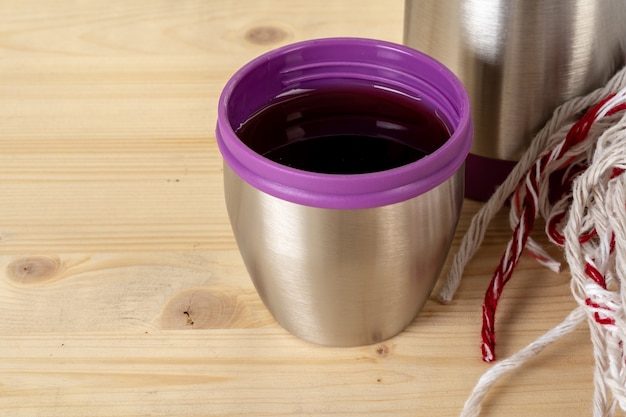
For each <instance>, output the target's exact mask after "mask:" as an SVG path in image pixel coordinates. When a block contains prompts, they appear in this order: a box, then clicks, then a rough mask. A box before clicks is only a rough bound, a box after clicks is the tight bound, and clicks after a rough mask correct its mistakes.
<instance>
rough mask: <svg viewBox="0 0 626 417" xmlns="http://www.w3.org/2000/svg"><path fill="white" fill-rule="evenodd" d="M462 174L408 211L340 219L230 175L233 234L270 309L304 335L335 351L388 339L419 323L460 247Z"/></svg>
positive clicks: (389, 209) (353, 213) (407, 205)
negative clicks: (454, 245)
mask: <svg viewBox="0 0 626 417" xmlns="http://www.w3.org/2000/svg"><path fill="white" fill-rule="evenodd" d="M463 174H464V171H463V169H460V170H459V171H458V172H457V174H455V175H454V176H452V177H451V178H450V179H449V180H447V181H446V182H444V183H442V184H441V185H439V186H437V187H435V188H434V189H432V190H431V191H429V192H427V193H425V194H422V195H420V196H418V197H415V198H413V199H411V200H407V201H404V202H400V203H396V204H392V205H388V206H383V207H377V208H371V209H359V210H335V209H321V208H315V207H308V206H303V205H298V204H294V203H291V202H287V201H284V200H281V199H278V198H276V197H273V196H270V195H268V194H266V193H263V192H261V191H259V190H258V189H256V188H253V187H252V186H250V185H249V184H247V183H246V182H244V181H243V180H242V179H241V178H239V177H238V176H237V175H236V174H234V173H233V171H232V170H231V169H230V168H229V167H228V166H227V165H225V166H224V181H225V195H226V204H227V207H228V214H229V217H230V220H231V224H232V227H233V231H234V234H235V237H236V239H237V243H238V245H239V249H240V252H241V254H242V257H243V259H244V262H245V264H246V267H247V269H248V272H249V274H250V276H251V277H252V280H253V282H254V284H255V287H256V289H257V291H258V293H259V294H260V296H261V298H262V299H263V301H264V303H265V305H266V306H267V308H268V309H269V310H270V312H271V313H272V314H273V315H274V317H275V318H276V320H277V321H278V322H279V323H280V324H281V325H282V326H283V327H285V328H286V329H287V330H289V331H290V332H292V333H294V334H295V335H297V336H299V337H301V338H303V339H306V340H309V341H312V342H315V343H321V344H327V345H335V346H354V345H364V344H371V343H376V342H379V341H381V340H384V339H387V338H389V337H391V336H393V335H395V334H397V333H398V332H400V331H401V330H402V329H404V328H405V327H406V326H407V325H408V324H409V323H410V322H411V321H412V320H413V319H414V317H415V316H416V315H417V313H418V312H419V310H420V309H421V307H422V305H423V304H424V302H425V301H426V299H427V298H428V296H429V294H430V292H431V290H432V288H433V286H434V284H435V282H436V280H437V277H438V275H439V272H440V270H441V268H442V266H443V263H444V261H445V258H446V256H447V253H448V250H449V247H450V244H451V241H452V237H453V234H454V230H455V228H456V223H457V219H458V216H459V213H460V209H461V205H462V196H463Z"/></svg>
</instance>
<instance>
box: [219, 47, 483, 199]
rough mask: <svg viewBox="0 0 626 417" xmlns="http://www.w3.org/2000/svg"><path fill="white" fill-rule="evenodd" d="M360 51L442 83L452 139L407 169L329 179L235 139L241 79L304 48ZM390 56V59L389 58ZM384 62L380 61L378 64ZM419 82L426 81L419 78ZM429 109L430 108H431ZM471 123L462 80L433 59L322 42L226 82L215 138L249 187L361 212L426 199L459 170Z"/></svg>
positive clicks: (271, 55) (287, 50)
mask: <svg viewBox="0 0 626 417" xmlns="http://www.w3.org/2000/svg"><path fill="white" fill-rule="evenodd" d="M315 48H317V50H319V51H325V50H329V49H328V48H331V49H332V48H357V49H358V48H362V49H364V50H373V51H375V52H376V54H377V56H381V57H383V58H381V60H384V59H385V58H384V57H388V59H394V60H398V59H399V60H404V61H406V62H407V63H410V64H412V65H413V66H412V67H411V68H410V69H407V74H410V75H412V76H417V77H419V74H414V73H413V72H414V71H415V70H417V69H419V70H420V71H421V72H424V73H427V74H429V75H431V76H433V75H434V76H436V77H438V78H439V79H440V80H445V82H446V83H447V85H446V86H437V88H445V89H447V91H448V93H447V94H446V97H447V98H448V99H449V100H454V103H452V105H453V106H456V111H457V112H458V119H457V120H454V121H451V122H450V123H454V126H450V128H452V130H453V131H452V133H451V135H450V138H449V139H448V140H447V141H446V142H445V143H443V144H442V145H441V146H440V147H439V148H438V149H436V150H435V151H434V152H432V153H431V154H429V155H427V156H425V157H424V158H421V159H419V160H417V161H414V162H411V163H409V164H406V165H403V166H400V167H397V168H392V169H389V170H385V171H377V172H371V173H363V174H328V173H318V172H310V171H304V170H300V169H296V168H291V167H288V166H285V165H282V164H280V163H277V162H274V161H272V160H270V159H268V158H265V157H263V156H262V155H259V154H258V153H256V152H255V151H253V150H252V149H251V148H249V147H248V146H247V145H246V144H245V143H243V142H242V141H241V140H240V139H239V138H238V137H237V135H236V133H235V131H234V129H233V127H232V125H231V123H230V117H229V107H228V104H229V100H230V98H231V97H232V95H233V94H234V92H235V91H236V88H237V85H238V84H239V83H240V82H241V80H242V79H243V78H244V77H245V76H246V75H248V74H250V73H251V72H253V71H258V70H259V68H262V67H263V66H264V65H266V64H267V62H268V61H272V60H277V59H280V58H281V57H285V56H289V55H293V54H300V53H302V52H303V51H304V50H307V49H315ZM389 57H390V58H389ZM383 63H384V61H381V65H382V64H383ZM420 80H421V81H426V82H427V81H428V80H425V79H423V78H420ZM431 104H432V103H431ZM472 133H473V128H472V120H471V115H470V104H469V98H468V95H467V92H466V90H465V88H464V86H463V84H462V83H461V81H460V80H459V79H458V78H457V77H456V75H454V74H453V73H452V72H451V71H450V70H449V69H448V68H446V67H445V66H444V65H443V64H441V63H440V62H439V61H437V60H435V59H434V58H432V57H430V56H428V55H426V54H424V53H422V52H419V51H417V50H415V49H412V48H409V47H406V46H403V45H399V44H395V43H392V42H387V41H382V40H376V39H367V38H348V37H341V38H322V39H313V40H307V41H302V42H297V43H293V44H289V45H286V46H283V47H280V48H277V49H274V50H272V51H269V52H267V53H265V54H262V55H261V56H258V57H257V58H255V59H253V60H252V61H250V62H248V63H247V64H246V65H244V66H243V67H242V68H241V69H239V70H238V71H237V72H236V73H235V74H234V75H233V76H232V77H231V78H230V79H229V80H228V82H227V83H226V85H225V87H224V89H223V91H222V93H221V95H220V98H219V103H218V120H217V128H216V137H217V143H218V146H219V149H220V151H221V153H222V156H223V159H224V162H225V163H226V164H228V165H229V166H230V168H231V169H232V170H233V171H234V172H235V173H236V174H237V175H238V176H240V177H241V178H242V179H243V180H245V181H246V182H248V183H249V184H250V185H252V186H253V187H255V188H257V189H259V190H261V191H263V192H267V193H268V194H271V195H273V196H275V197H278V198H281V199H284V200H287V201H291V202H294V203H297V204H303V205H307V206H313V207H321V208H333V209H359V208H370V207H378V206H383V205H388V204H393V203H397V202H400V201H405V200H408V199H410V198H413V197H416V196H418V195H421V194H424V193H425V192H427V191H429V190H431V189H432V188H434V187H436V186H437V185H439V184H441V183H442V182H444V181H445V180H447V179H448V178H450V177H451V176H452V175H453V174H454V173H455V172H456V171H457V170H458V169H460V168H461V166H462V165H463V163H464V161H465V158H466V157H467V154H468V153H469V149H470V146H471V141H472Z"/></svg>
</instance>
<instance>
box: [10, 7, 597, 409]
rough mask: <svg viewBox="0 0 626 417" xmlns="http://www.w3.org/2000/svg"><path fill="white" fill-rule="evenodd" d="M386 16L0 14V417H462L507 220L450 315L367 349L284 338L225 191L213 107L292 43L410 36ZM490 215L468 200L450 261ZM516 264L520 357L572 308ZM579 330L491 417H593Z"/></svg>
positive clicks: (509, 342) (507, 350) (213, 10)
mask: <svg viewBox="0 0 626 417" xmlns="http://www.w3.org/2000/svg"><path fill="white" fill-rule="evenodd" d="M402 14H403V4H402V1H401V0H393V1H385V2H378V1H363V0H360V1H354V0H346V1H342V2H332V1H325V0H324V1H315V2H312V1H300V0H290V1H287V0H277V1H257V2H248V1H243V0H242V1H230V0H176V1H173V0H151V1H147V0H138V1H134V2H127V1H119V0H118V1H106V2H105V1H96V0H86V1H70V0H60V1H55V2H47V1H43V0H24V1H19V2H16V1H10V0H0V219H1V222H0V335H1V337H0V415H6V416H42V417H43V416H64V417H68V416H86V415H89V416H141V415H150V416H281V415H283V416H302V417H304V416H313V415H315V416H317V415H329V416H349V415H359V416H361V415H367V416H380V417H382V416H394V417H397V416H407V417H408V416H451V415H457V414H458V412H459V411H460V409H461V408H462V405H463V402H464V401H465V399H466V397H467V395H468V394H469V392H470V391H471V388H472V387H473V385H474V383H475V382H476V380H477V379H478V377H479V376H480V375H481V374H482V373H483V372H484V371H485V370H487V369H488V366H487V365H485V364H483V363H482V362H481V361H480V356H479V334H478V332H479V329H480V305H481V301H482V296H483V292H484V290H485V288H486V285H487V283H488V280H489V278H490V274H491V272H492V271H493V268H494V267H495V265H496V263H497V261H498V260H499V257H500V254H501V251H502V250H503V248H504V245H505V243H506V241H507V239H508V237H509V234H510V231H509V230H508V227H507V224H506V215H505V214H504V213H501V214H500V215H499V216H498V218H497V219H496V221H495V222H494V224H493V226H492V227H491V228H490V230H489V231H488V233H487V237H486V241H485V243H484V245H483V247H482V248H481V250H480V252H479V253H478V255H477V257H476V258H475V259H474V260H473V261H472V262H471V264H470V265H469V266H468V269H467V271H466V275H465V278H464V281H463V282H462V284H461V287H460V290H459V293H458V295H457V297H456V299H455V300H454V301H453V302H452V303H451V304H450V305H448V306H442V305H440V304H438V303H437V302H436V301H434V300H430V301H429V302H428V303H427V304H426V306H425V308H424V310H423V311H422V313H421V314H420V316H419V317H418V318H417V319H416V320H415V322H414V323H413V324H412V325H411V326H410V327H409V328H408V329H407V330H406V331H405V332H403V333H402V334H401V335H399V336H397V337H395V338H393V339H391V340H388V341H386V342H384V343H381V344H377V345H373V346H365V347H358V348H341V349H339V348H328V347H319V346H314V345H311V344H308V343H306V342H303V341H301V340H298V339H296V338H295V337H293V336H291V335H289V334H288V333H287V332H285V331H284V330H283V329H282V328H280V327H279V326H278V325H277V324H276V323H275V322H274V320H273V319H272V317H271V316H270V315H269V313H268V312H267V310H265V308H264V307H263V304H262V303H261V301H260V299H259V297H258V295H257V294H256V292H255V290H254V287H253V286H252V284H251V282H250V280H249V278H248V275H247V273H246V271H245V268H244V267H243V264H242V262H241V259H240V257H239V254H238V252H237V248H236V244H235V242H234V239H233V237H232V233H231V230H230V226H229V224H228V219H227V216H226V210H225V208H224V203H223V197H222V191H223V190H222V168H221V158H220V155H219V152H218V150H217V146H216V144H215V136H214V126H215V119H216V102H217V99H218V95H219V93H220V90H221V88H222V86H223V84H224V83H225V81H226V80H227V79H228V77H229V76H230V75H231V74H232V73H233V72H234V71H235V70H236V69H237V68H239V67H240V66H241V65H243V64H244V63H245V62H247V61H248V60H250V59H251V58H253V57H254V56H256V55H258V54H260V53H262V52H264V51H266V50H268V49H271V48H274V47H277V46H279V45H283V44H286V43H289V42H293V41H297V40H303V39H309V38H315V37H323V36H364V37H374V38H382V39H387V40H391V41H396V42H400V41H401V32H402V18H403V17H402ZM478 208H479V204H478V203H475V202H471V201H467V202H466V205H465V208H464V212H463V217H462V219H461V222H460V226H459V232H458V234H457V237H456V239H455V247H456V246H457V245H458V243H459V239H460V236H461V235H462V233H463V232H464V231H465V230H466V229H467V225H468V223H469V220H470V218H471V215H472V214H473V213H474V212H475V211H476V210H477V209H478ZM573 306H574V302H573V301H572V298H571V296H570V295H569V278H568V276H567V272H564V273H562V274H555V273H551V272H549V271H547V270H546V269H543V268H541V267H539V266H538V265H537V264H536V263H535V262H534V261H533V260H531V259H528V258H526V257H524V258H523V259H522V262H521V264H520V267H519V269H518V271H517V272H516V274H515V276H514V279H513V280H512V281H511V283H510V285H509V286H508V287H507V288H506V290H505V293H504V299H503V302H502V306H501V310H499V311H498V316H497V330H498V353H499V354H500V357H505V356H508V355H510V354H512V353H514V352H515V351H516V350H517V349H519V348H521V347H522V346H524V345H525V344H527V343H528V342H530V341H532V340H533V339H534V338H535V337H537V336H539V335H540V334H542V333H543V332H544V331H546V330H547V329H549V328H550V327H551V326H554V325H555V324H557V323H558V322H559V321H560V320H561V319H562V318H564V317H565V316H566V314H567V313H568V311H569V310H570V309H571V308H573ZM591 369H592V358H591V350H590V344H589V342H588V333H587V331H586V330H585V329H584V328H581V329H579V330H577V331H576V332H574V333H573V334H571V335H569V336H567V337H566V338H565V339H564V340H562V341H560V342H559V343H557V344H555V345H554V346H551V347H549V348H548V349H547V350H546V351H545V352H544V353H542V354H541V355H540V356H539V357H537V358H536V359H534V360H533V361H531V362H530V363H529V364H528V365H527V366H526V367H524V369H523V370H520V371H517V372H514V373H513V374H512V375H510V376H508V377H507V378H505V379H504V380H503V381H502V382H501V383H500V384H498V386H497V387H496V389H495V390H494V392H493V393H492V394H491V395H490V396H489V398H488V400H487V403H486V404H485V409H484V411H485V412H484V414H483V415H484V416H503V415H506V416H528V415H533V416H584V415H590V404H591V385H592V382H591V381H592V375H591Z"/></svg>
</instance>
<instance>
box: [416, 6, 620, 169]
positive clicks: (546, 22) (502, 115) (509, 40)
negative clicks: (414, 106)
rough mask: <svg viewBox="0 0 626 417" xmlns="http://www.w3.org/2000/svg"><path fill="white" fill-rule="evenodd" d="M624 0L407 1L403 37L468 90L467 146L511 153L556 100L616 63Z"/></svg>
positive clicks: (596, 83) (604, 75)
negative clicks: (470, 134) (470, 124)
mask: <svg viewBox="0 0 626 417" xmlns="http://www.w3.org/2000/svg"><path fill="white" fill-rule="evenodd" d="M625 21H626V1H624V0H406V1H405V24H404V43H405V44H406V45H408V46H411V47H413V48H415V49H418V50H421V51H423V52H425V53H427V54H429V55H431V56H433V57H434V58H436V59H438V60H439V61H441V62H442V63H443V64H445V65H447V66H448V67H449V68H450V69H451V70H452V71H453V72H455V73H456V74H457V76H458V77H459V78H460V79H461V81H463V83H464V84H465V87H466V88H467V91H468V93H469V96H470V100H471V106H472V117H473V120H474V126H475V136H474V137H475V139H474V144H473V147H472V151H471V152H472V153H474V154H477V155H480V156H485V157H490V158H495V159H504V160H518V159H519V158H520V156H521V155H522V154H523V152H524V151H525V150H526V149H527V148H528V145H529V143H530V141H531V140H532V137H533V136H534V135H535V134H536V133H537V131H538V130H539V129H540V128H541V127H542V126H543V125H544V124H545V123H546V122H547V120H548V119H549V118H550V117H551V115H552V112H553V111H554V109H555V108H556V107H557V106H558V105H560V104H562V103H563V102H564V101H566V100H568V99H570V98H572V97H575V96H579V95H582V94H585V93H587V92H589V91H591V90H593V89H594V88H598V87H600V86H602V85H603V84H604V83H605V82H606V81H607V80H608V79H609V77H610V76H611V75H612V74H613V73H614V72H615V71H616V70H617V69H618V68H619V67H621V66H622V65H624V63H625V47H626V24H625V23H624V22H625Z"/></svg>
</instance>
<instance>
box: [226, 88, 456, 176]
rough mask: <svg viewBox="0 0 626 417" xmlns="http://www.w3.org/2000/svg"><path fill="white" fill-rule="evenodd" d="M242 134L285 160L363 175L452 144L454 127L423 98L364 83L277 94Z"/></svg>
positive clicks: (245, 139)
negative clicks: (444, 144) (422, 100)
mask: <svg viewBox="0 0 626 417" xmlns="http://www.w3.org/2000/svg"><path fill="white" fill-rule="evenodd" d="M237 135H238V136H239V138H240V139H241V140H242V141H243V142H244V143H245V144H246V145H248V146H249V147H250V148H252V149H253V150H254V151H255V152H257V153H259V154H261V155H263V156H265V157H266V158H269V159H271V160H273V161H276V162H278V163H281V164H283V165H287V166H290V167H293V168H297V169H302V170H306V171H311V172H320V173H328V174H362V173H368V172H377V171H384V170H387V169H392V168H397V167H400V166H402V165H406V164H409V163H411V162H415V161H417V160H418V159H420V158H423V157H424V156H425V155H428V154H429V153H431V152H433V151H435V150H436V149H437V148H439V147H440V146H441V145H442V144H443V143H445V141H446V140H447V139H448V138H449V137H450V132H449V130H448V128H447V126H446V124H445V123H444V122H443V121H442V120H441V118H440V117H438V116H437V115H436V114H435V112H434V111H433V110H432V109H431V108H430V107H427V106H426V105H424V104H423V103H422V102H420V101H419V100H417V99H415V98H412V97H408V96H407V95H405V94H401V93H399V92H396V91H389V90H388V89H382V88H375V87H372V86H360V85H356V86H349V87H343V86H338V87H333V88H324V89H318V90H311V91H303V92H296V93H294V94H290V95H287V96H284V97H280V98H277V99H275V100H274V101H272V102H271V103H269V104H268V105H267V106H265V107H263V108H262V109H261V110H259V111H258V112H256V113H255V114H254V115H253V116H252V117H250V118H249V119H248V120H246V121H245V122H244V123H243V124H242V125H241V127H240V128H239V129H237Z"/></svg>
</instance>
